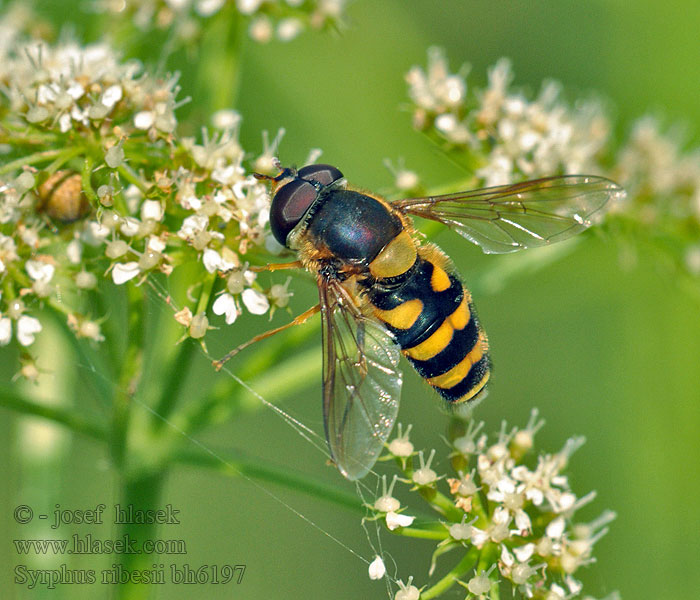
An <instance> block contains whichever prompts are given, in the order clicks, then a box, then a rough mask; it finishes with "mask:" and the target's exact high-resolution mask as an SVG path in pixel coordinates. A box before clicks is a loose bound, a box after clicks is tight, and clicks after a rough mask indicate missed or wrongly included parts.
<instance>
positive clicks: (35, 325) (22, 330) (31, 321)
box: [17, 315, 41, 346]
mask: <svg viewBox="0 0 700 600" xmlns="http://www.w3.org/2000/svg"><path fill="white" fill-rule="evenodd" d="M40 331H41V323H40V322H39V319H35V318H34V317H30V316H28V315H22V316H21V317H20V318H19V319H17V341H18V342H19V343H20V344H22V346H29V345H31V344H33V343H34V336H35V335H36V334H37V333H39V332H40Z"/></svg>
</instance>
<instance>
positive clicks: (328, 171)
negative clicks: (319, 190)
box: [297, 165, 343, 185]
mask: <svg viewBox="0 0 700 600" xmlns="http://www.w3.org/2000/svg"><path fill="white" fill-rule="evenodd" d="M297 175H298V177H300V178H301V179H306V181H316V182H318V183H320V184H321V185H330V184H331V183H333V182H334V181H338V179H342V178H343V174H342V173H341V172H340V169H337V168H335V167H334V166H333V165H308V166H307V167H302V168H301V169H299V173H298V174H297Z"/></svg>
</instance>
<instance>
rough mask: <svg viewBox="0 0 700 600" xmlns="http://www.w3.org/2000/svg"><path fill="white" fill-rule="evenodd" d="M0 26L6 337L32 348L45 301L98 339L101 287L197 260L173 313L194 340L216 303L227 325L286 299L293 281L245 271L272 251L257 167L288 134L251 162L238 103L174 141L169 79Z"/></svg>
mask: <svg viewBox="0 0 700 600" xmlns="http://www.w3.org/2000/svg"><path fill="white" fill-rule="evenodd" d="M0 29H3V30H4V29H8V31H12V32H14V33H13V35H11V36H9V37H8V40H6V43H4V44H2V45H0V65H1V66H0V84H1V85H2V88H3V91H4V93H3V95H2V101H1V102H2V103H1V104H0V151H1V152H2V153H3V156H2V158H3V160H2V164H1V165H0V283H2V286H1V287H0V345H5V344H8V343H10V341H11V340H12V339H16V340H17V342H18V343H19V344H20V345H22V346H30V345H31V344H32V343H33V342H34V340H35V338H36V335H37V334H38V333H39V332H40V331H41V330H42V322H41V316H40V313H41V311H42V310H43V309H44V308H46V307H50V308H52V309H53V310H54V311H57V312H58V313H59V314H62V315H63V317H64V318H65V319H66V322H67V324H68V326H69V327H70V329H72V330H73V331H74V333H75V334H76V335H78V336H80V337H87V338H90V339H91V340H93V341H95V342H99V341H102V340H103V339H104V336H103V335H102V333H101V328H100V323H101V321H102V319H103V318H104V316H105V315H104V314H93V312H92V311H94V308H93V307H94V306H95V303H94V302H92V301H91V300H93V299H94V298H93V296H92V294H94V293H95V291H96V289H97V288H99V287H100V286H101V285H105V284H107V283H108V279H109V280H111V281H109V283H111V284H116V285H117V286H121V285H124V284H126V283H127V282H129V281H132V282H133V283H137V284H138V283H141V282H143V281H144V280H145V279H146V278H147V277H149V276H150V275H152V274H161V275H165V276H170V275H171V274H172V273H173V272H174V271H175V270H176V269H178V268H179V267H180V266H181V265H183V264H189V265H192V264H195V265H197V268H198V269H199V275H197V274H194V275H191V276H192V277H193V278H194V279H193V280H194V281H197V282H199V283H198V285H197V286H195V287H194V288H193V290H191V293H189V294H187V296H188V299H186V300H185V301H186V302H188V303H189V305H187V306H182V307H180V308H181V310H179V311H178V312H177V313H176V319H177V321H178V322H179V323H180V324H182V325H183V326H184V327H185V328H186V331H187V333H188V335H191V336H192V337H195V338H201V337H202V336H203V335H204V334H205V332H206V331H207V329H208V328H209V316H208V315H207V314H206V309H207V307H208V306H209V305H210V304H211V305H212V309H213V312H214V313H215V314H217V315H222V316H223V317H224V319H225V321H226V322H227V323H229V324H230V323H233V322H234V321H235V319H236V317H237V315H238V314H239V313H240V312H242V311H243V310H247V311H249V312H250V313H252V314H256V315H261V314H265V313H268V312H270V311H271V310H274V309H275V308H277V307H285V306H286V305H287V303H288V301H289V297H290V296H291V295H292V292H291V291H290V290H289V289H288V288H289V281H287V282H286V283H284V284H282V283H276V284H273V285H271V287H269V288H264V287H262V286H261V285H260V284H259V283H258V281H257V276H256V273H254V272H253V271H252V270H251V269H250V268H249V266H248V265H249V260H248V257H252V256H254V255H255V254H256V252H264V253H265V254H269V252H270V251H273V252H274V251H278V250H279V246H278V245H277V244H276V243H275V242H274V240H273V238H272V237H271V235H270V234H269V229H268V227H267V223H268V220H269V196H268V193H267V189H266V187H265V185H264V184H262V183H260V182H259V181H258V180H257V179H255V178H254V177H253V176H252V170H253V168H257V169H264V168H265V166H266V165H270V164H271V157H272V156H273V155H274V154H275V153H276V151H277V145H278V144H279V141H280V138H281V133H282V132H280V135H278V136H277V137H276V138H275V139H274V141H272V142H269V141H268V139H267V136H266V135H265V136H264V140H265V147H264V149H263V152H262V154H260V155H258V156H257V157H256V156H250V155H248V156H250V161H251V163H252V165H251V167H250V168H249V167H248V164H249V163H248V158H247V155H246V153H245V151H244V149H243V148H242V147H241V145H240V143H239V141H238V127H239V125H240V120H241V119H240V116H239V115H238V114H237V113H235V112H234V111H222V112H221V113H217V114H216V115H214V116H213V122H214V124H215V130H214V131H213V133H210V132H208V131H206V130H205V131H203V133H202V135H201V139H200V140H197V139H194V138H185V137H179V136H178V134H177V118H176V110H177V108H178V106H180V105H181V104H182V103H183V102H184V101H186V100H179V99H178V95H179V86H178V83H177V76H175V75H169V76H165V77H162V78H160V77H153V76H151V75H150V74H149V73H147V72H145V71H144V70H143V69H142V67H141V65H140V64H138V63H136V62H133V61H132V62H122V61H120V59H119V57H118V56H117V55H116V54H115V52H114V51H113V50H112V49H111V48H110V47H109V46H108V45H105V44H96V45H88V46H85V47H81V46H78V45H77V44H75V43H73V42H66V43H62V44H58V45H55V46H50V45H47V44H45V43H42V42H36V41H32V40H26V39H24V38H23V36H22V35H21V34H20V33H18V32H17V31H15V30H13V29H12V28H11V27H10V25H9V24H8V23H7V22H4V23H0ZM104 275H107V276H108V279H107V278H105V277H104ZM215 284H218V287H215ZM217 289H218V290H219V292H218V293H219V294H220V295H218V297H217V298H216V299H214V298H213V296H214V295H215V294H216V293H217V291H216V290H217ZM210 300H211V302H210Z"/></svg>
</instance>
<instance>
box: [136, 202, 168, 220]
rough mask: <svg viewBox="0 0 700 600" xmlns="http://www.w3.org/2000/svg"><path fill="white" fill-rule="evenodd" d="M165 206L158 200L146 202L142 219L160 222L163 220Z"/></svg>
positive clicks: (143, 205)
mask: <svg viewBox="0 0 700 600" xmlns="http://www.w3.org/2000/svg"><path fill="white" fill-rule="evenodd" d="M163 214H164V212H163V205H162V204H161V203H160V202H158V200H146V201H144V203H143V204H142V205H141V219H142V220H144V221H146V220H148V219H152V220H154V221H160V220H161V219H162V218H163Z"/></svg>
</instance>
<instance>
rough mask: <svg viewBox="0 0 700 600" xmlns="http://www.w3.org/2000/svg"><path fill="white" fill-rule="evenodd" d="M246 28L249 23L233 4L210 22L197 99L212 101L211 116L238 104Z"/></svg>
mask: <svg viewBox="0 0 700 600" xmlns="http://www.w3.org/2000/svg"><path fill="white" fill-rule="evenodd" d="M244 26H245V20H244V19H242V18H241V16H240V15H239V13H238V10H237V9H235V7H234V6H233V5H232V4H230V5H228V7H227V8H226V9H224V10H222V11H221V13H220V14H219V15H217V16H216V18H213V19H209V20H208V21H207V25H206V29H205V31H204V33H203V35H202V44H201V46H200V57H201V58H200V61H199V68H198V69H197V73H198V81H197V89H198V90H199V93H198V94H197V95H198V96H199V97H200V98H205V99H208V103H207V104H208V105H207V106H206V107H205V108H206V114H208V115H211V114H213V113H215V112H216V111H217V110H221V109H225V108H232V107H234V106H235V104H236V100H237V96H238V87H239V80H240V67H241V50H242V43H243V40H244V39H245V32H244V31H243V27H244Z"/></svg>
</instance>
